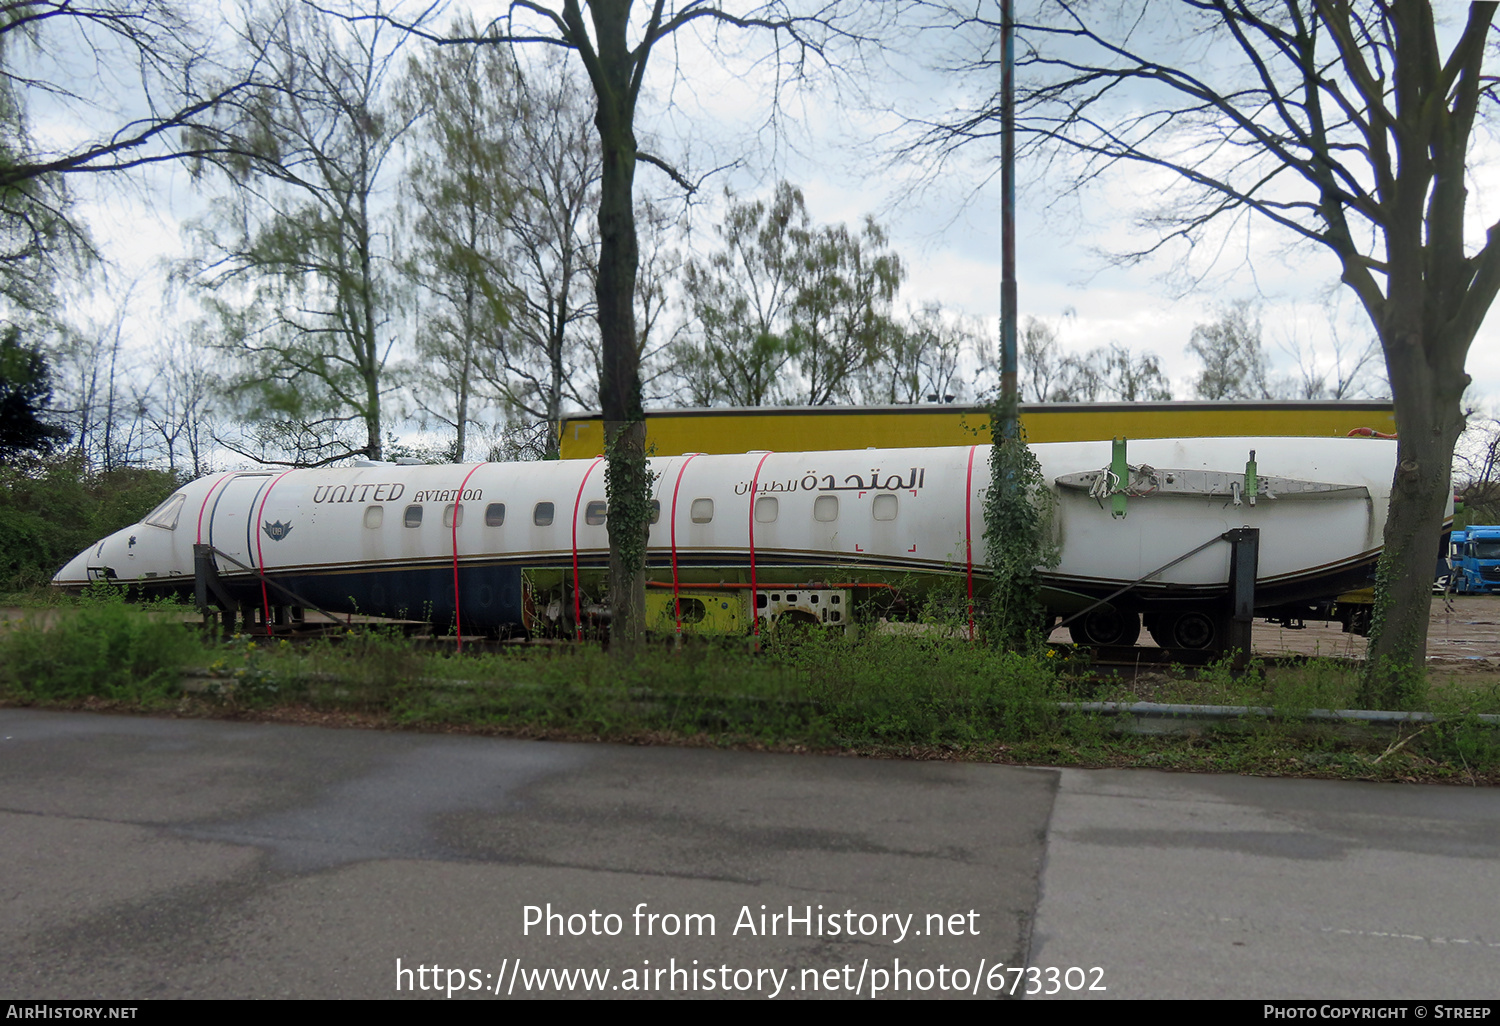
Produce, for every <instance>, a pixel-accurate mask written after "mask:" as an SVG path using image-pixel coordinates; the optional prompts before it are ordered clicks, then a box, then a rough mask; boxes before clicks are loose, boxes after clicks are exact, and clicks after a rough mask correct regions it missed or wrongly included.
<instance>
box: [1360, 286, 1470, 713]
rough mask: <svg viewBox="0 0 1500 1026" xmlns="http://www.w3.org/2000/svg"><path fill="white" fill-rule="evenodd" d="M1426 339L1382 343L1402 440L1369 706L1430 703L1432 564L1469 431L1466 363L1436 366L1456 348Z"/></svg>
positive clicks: (1369, 662) (1380, 575)
mask: <svg viewBox="0 0 1500 1026" xmlns="http://www.w3.org/2000/svg"><path fill="white" fill-rule="evenodd" d="M1400 302H1401V301H1400V300H1393V301H1392V304H1393V305H1395V304H1397V303H1400ZM1403 305H1408V306H1410V305H1415V304H1410V303H1408V304H1403ZM1403 312H1404V311H1403ZM1399 315H1400V314H1399V313H1398V314H1397V316H1399ZM1393 319H1394V318H1393ZM1429 330H1430V329H1429ZM1423 342H1424V337H1423V332H1422V331H1393V332H1392V336H1391V341H1389V342H1388V343H1387V344H1386V346H1385V349H1386V359H1387V363H1388V366H1389V367H1390V373H1391V391H1392V394H1393V398H1394V400H1395V407H1396V423H1397V425H1398V428H1399V433H1400V438H1399V441H1398V442H1397V448H1396V473H1395V478H1394V480H1393V482H1392V485H1391V500H1392V501H1391V503H1390V514H1389V517H1388V519H1387V520H1386V525H1385V549H1384V551H1383V552H1382V553H1381V556H1380V563H1379V567H1378V569H1377V571H1376V582H1375V609H1374V617H1373V621H1372V625H1371V628H1372V629H1371V639H1370V648H1369V653H1368V656H1367V659H1366V663H1365V670H1364V676H1363V680H1362V681H1361V687H1360V698H1361V700H1362V702H1363V704H1364V705H1365V707H1366V708H1397V709H1409V708H1415V707H1416V706H1417V705H1418V704H1420V703H1421V702H1422V700H1423V699H1424V698H1425V693H1424V675H1425V659H1426V653H1427V626H1428V620H1429V616H1430V611H1431V607H1432V566H1433V561H1434V559H1435V557H1436V556H1437V555H1438V550H1439V547H1440V545H1441V541H1440V538H1441V535H1442V525H1443V519H1444V515H1445V513H1446V511H1447V507H1448V500H1449V496H1450V495H1451V494H1452V487H1453V486H1452V479H1451V467H1452V460H1453V448H1454V445H1455V444H1456V443H1457V441H1458V436H1459V434H1460V432H1462V431H1463V427H1464V417H1463V411H1462V407H1461V400H1462V396H1463V391H1464V388H1465V387H1466V386H1467V385H1468V382H1469V378H1468V375H1466V374H1465V373H1464V372H1463V367H1462V363H1461V362H1460V363H1459V364H1458V365H1457V366H1452V367H1450V366H1443V365H1439V366H1433V365H1432V363H1431V356H1430V355H1429V354H1431V353H1432V352H1433V351H1437V352H1438V353H1439V354H1441V355H1447V354H1450V353H1451V351H1452V349H1453V348H1454V347H1452V346H1431V347H1429V346H1425V345H1424V344H1423ZM1466 348H1467V347H1462V349H1466ZM1462 349H1461V350H1460V352H1462ZM1441 355H1440V357H1439V358H1440V359H1441ZM1459 359H1460V361H1461V360H1462V357H1461V356H1460V357H1459Z"/></svg>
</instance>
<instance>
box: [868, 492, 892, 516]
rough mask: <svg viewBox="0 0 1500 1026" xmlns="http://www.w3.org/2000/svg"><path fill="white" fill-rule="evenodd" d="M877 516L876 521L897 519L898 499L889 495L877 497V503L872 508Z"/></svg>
mask: <svg viewBox="0 0 1500 1026" xmlns="http://www.w3.org/2000/svg"><path fill="white" fill-rule="evenodd" d="M870 508H871V511H872V512H873V513H874V514H875V519H876V520H895V519H896V497H895V496H894V495H891V494H889V493H887V494H885V495H877V496H875V502H874V504H873V505H872V506H871V507H870Z"/></svg>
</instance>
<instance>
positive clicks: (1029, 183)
mask: <svg viewBox="0 0 1500 1026" xmlns="http://www.w3.org/2000/svg"><path fill="white" fill-rule="evenodd" d="M472 6H473V7H474V8H475V10H476V11H477V12H478V13H480V14H481V16H482V15H483V14H484V13H485V12H486V11H488V10H492V9H494V8H495V7H496V5H494V4H485V3H481V2H475V3H474V4H473V5H472ZM446 20H447V19H446V18H444V19H442V21H441V22H440V23H446ZM702 36H703V34H702V33H696V34H684V36H683V38H682V39H680V40H677V41H676V44H677V45H676V49H675V52H673V51H667V50H663V51H659V52H658V53H657V54H656V55H655V57H654V60H653V64H652V66H651V74H650V76H649V78H648V83H647V85H648V93H649V95H648V96H647V98H646V99H645V100H644V101H643V103H642V109H641V111H640V113H639V116H638V127H639V129H640V132H639V134H640V137H641V138H642V141H643V145H646V146H649V147H650V148H651V149H653V151H657V150H659V151H660V155H661V156H663V157H665V158H667V159H670V160H672V161H674V162H677V163H678V164H679V165H680V166H682V167H684V168H685V169H687V170H690V171H691V172H702V171H704V170H706V169H709V168H712V167H716V166H719V165H723V164H729V163H736V164H737V166H736V167H734V168H733V169H731V170H730V171H727V172H724V173H722V174H720V175H719V176H717V177H716V178H714V179H711V180H710V181H711V182H712V183H713V184H711V185H710V186H708V187H707V188H705V190H704V193H703V196H704V198H703V199H702V200H701V201H700V202H698V203H697V204H695V205H693V206H692V207H691V208H690V210H689V211H688V213H687V215H686V216H687V217H688V218H689V219H690V220H688V221H687V222H686V223H687V224H689V225H690V227H691V229H692V238H693V240H694V241H695V242H696V243H698V244H699V245H704V246H706V245H711V242H712V238H713V236H712V226H713V224H714V221H715V218H716V214H717V212H718V211H719V210H720V209H721V203H720V202H719V200H718V196H719V193H720V192H721V190H722V187H723V186H724V185H729V186H732V187H733V188H734V189H735V190H736V191H737V192H738V193H739V194H740V195H741V196H742V197H746V198H749V197H761V196H765V195H768V194H769V192H770V190H771V189H772V188H773V187H774V185H775V183H776V181H777V180H778V179H782V178H785V179H787V180H789V181H791V182H793V183H794V184H796V185H799V186H800V187H801V188H802V189H803V191H804V193H805V195H806V199H807V207H808V212H809V214H810V215H811V217H812V218H813V220H814V221H815V222H819V223H834V222H847V223H849V224H850V225H851V226H853V225H856V224H857V223H858V222H859V221H860V220H862V219H863V217H864V216H865V215H867V214H873V215H874V216H876V218H877V219H878V220H879V221H880V222H881V223H882V224H884V225H885V226H886V227H887V228H888V229H889V231H890V234H891V238H892V245H893V247H894V248H895V249H896V250H897V251H898V252H899V253H900V254H901V255H902V257H903V258H904V261H905V264H906V267H907V270H908V279H907V282H906V285H905V287H904V289H903V293H902V299H903V303H909V304H912V305H919V304H921V303H924V302H929V301H936V302H941V303H942V304H943V305H944V306H946V307H948V308H950V309H953V310H956V311H960V312H963V313H966V314H968V315H971V316H973V317H976V318H980V319H982V320H983V321H984V323H985V324H986V325H988V326H989V327H990V329H991V331H992V332H993V331H995V325H996V324H997V322H998V312H999V293H1000V215H999V179H998V176H996V177H994V178H993V179H991V180H988V181H986V179H987V178H988V177H989V175H990V174H991V173H992V171H993V167H994V160H995V157H996V154H995V153H994V152H992V151H989V152H987V151H985V150H983V149H982V148H976V149H974V150H972V151H971V152H970V153H969V154H967V155H966V156H965V157H964V158H963V159H960V160H958V161H955V162H953V163H951V164H950V165H949V166H948V167H947V169H946V172H945V173H944V174H943V175H941V176H938V177H936V178H931V177H928V178H924V175H923V169H922V168H921V167H920V166H918V165H916V164H914V163H911V162H901V161H895V160H893V158H892V156H891V154H892V151H893V148H894V146H895V144H896V143H897V142H898V141H900V140H901V139H902V138H903V136H902V134H901V122H900V119H899V117H898V116H897V115H896V114H895V113H893V112H892V111H890V110H888V109H882V108H884V107H889V106H900V107H902V108H904V109H907V110H912V111H921V112H931V111H932V110H934V109H936V108H940V107H942V106H943V105H944V104H945V103H947V102H949V101H952V100H955V99H956V100H959V101H960V102H961V101H962V98H963V95H964V91H965V89H966V88H967V86H966V84H965V83H964V82H962V81H961V80H958V79H956V78H955V77H953V76H947V75H940V74H937V73H935V72H932V71H930V70H928V69H926V68H924V66H923V63H922V62H921V61H920V60H917V59H912V58H916V57H920V56H921V53H920V52H914V53H908V54H906V55H904V56H895V55H888V56H887V57H885V58H883V59H880V60H876V61H875V62H874V63H873V64H872V65H871V66H870V67H871V69H872V70H871V72H870V74H868V75H865V76H860V75H849V76H848V77H846V78H843V79H839V78H838V77H837V76H825V77H824V79H823V80H822V82H821V83H820V86H819V88H817V89H815V90H813V91H803V92H797V91H795V90H791V91H784V92H782V94H781V96H782V105H781V108H780V110H779V111H776V112H775V113H774V117H775V119H776V121H775V124H776V126H777V127H775V128H774V129H773V128H771V127H768V125H769V124H770V123H771V120H772V117H773V111H772V108H771V106H770V98H771V96H772V94H773V93H774V92H775V89H774V88H773V87H774V81H775V79H774V70H773V66H772V64H771V63H769V62H766V61H763V60H762V61H761V62H760V63H758V64H752V63H750V59H752V58H754V57H756V56H757V55H763V50H762V48H761V47H760V46H759V45H758V44H757V43H756V42H754V41H751V42H748V43H746V44H745V46H744V50H743V52H741V53H729V54H727V55H726V54H724V53H720V52H714V51H713V50H711V49H710V48H708V47H706V46H705V45H703V38H702ZM914 49H915V50H920V46H914ZM38 130H39V131H40V132H46V133H55V137H57V138H64V137H67V136H68V135H70V134H73V133H80V132H83V131H85V130H84V129H83V128H82V127H81V126H79V125H76V124H73V125H70V124H69V123H68V122H67V121H66V119H61V120H57V121H53V122H47V123H42V124H39V125H38ZM1487 145H1488V144H1487ZM1493 151H1494V147H1493V146H1492V145H1490V146H1489V147H1488V150H1487V152H1486V154H1485V156H1486V157H1487V158H1489V159H1485V160H1482V161H1481V162H1480V170H1477V171H1476V172H1474V173H1473V174H1472V175H1471V180H1470V198H1471V203H1472V205H1473V207H1474V209H1475V211H1476V212H1477V213H1480V214H1487V215H1488V217H1489V219H1490V220H1493V219H1495V218H1496V217H1497V216H1500V200H1497V199H1496V197H1497V195H1500V192H1497V189H1496V188H1495V186H1496V185H1497V184H1500V177H1497V173H1496V171H1495V167H1496V162H1495V160H1494V159H1493V156H1492V154H1493ZM1020 177H1021V181H1022V192H1021V195H1020V199H1019V204H1018V206H1019V211H1018V231H1017V250H1018V262H1019V274H1018V277H1019V294H1020V306H1021V312H1022V315H1023V317H1024V316H1026V315H1032V316H1036V317H1039V318H1041V319H1043V320H1047V321H1050V322H1053V323H1054V324H1055V325H1057V326H1058V329H1059V334H1060V337H1061V340H1062V344H1063V346H1064V347H1065V348H1066V349H1067V350H1069V351H1078V352H1082V351H1085V350H1087V349H1090V348H1092V347H1095V346H1101V345H1105V344H1108V343H1110V342H1119V343H1122V344H1124V345H1126V346H1128V347H1129V348H1131V349H1132V350H1134V351H1135V352H1137V353H1140V352H1146V351H1150V352H1153V353H1155V354H1156V355H1158V356H1159V357H1161V358H1162V361H1163V366H1164V369H1165V370H1166V372H1167V373H1168V374H1169V375H1170V376H1171V377H1172V379H1173V393H1174V395H1175V396H1177V397H1178V398H1191V397H1192V386H1191V380H1192V377H1193V374H1194V372H1195V368H1196V364H1195V361H1194V360H1192V359H1191V358H1190V357H1189V356H1187V355H1186V354H1185V352H1184V347H1185V346H1186V344H1187V341H1188V338H1189V335H1190V333H1191V331H1192V329H1193V327H1194V325H1195V324H1199V323H1204V322H1207V321H1210V320H1212V319H1214V318H1215V316H1216V314H1217V310H1218V308H1219V307H1220V306H1222V305H1223V304H1226V303H1228V302H1232V301H1234V300H1241V299H1250V300H1255V301H1258V302H1260V303H1262V304H1263V312H1262V320H1263V325H1264V335H1263V339H1264V343H1265V347H1266V350H1267V352H1268V353H1269V354H1270V355H1271V356H1272V358H1273V360H1274V361H1275V363H1276V369H1277V370H1278V371H1280V372H1281V373H1290V372H1292V371H1293V370H1294V368H1295V363H1294V361H1293V359H1292V357H1291V356H1290V355H1289V354H1288V353H1287V352H1286V350H1287V349H1289V348H1291V347H1293V346H1300V347H1301V349H1302V351H1303V353H1304V354H1305V355H1307V356H1309V357H1311V356H1312V354H1314V353H1316V354H1317V358H1318V359H1320V360H1322V361H1323V362H1324V363H1326V362H1327V361H1328V360H1329V359H1330V358H1331V355H1332V349H1331V342H1330V338H1331V331H1332V330H1333V328H1331V327H1330V318H1331V319H1332V324H1333V327H1334V328H1336V330H1337V331H1338V332H1340V334H1341V335H1342V336H1343V338H1344V339H1345V341H1346V343H1347V344H1349V345H1350V346H1353V347H1355V348H1358V346H1359V345H1360V344H1362V343H1363V342H1364V341H1365V340H1367V339H1368V338H1370V337H1372V336H1373V332H1372V331H1371V330H1370V329H1369V327H1368V326H1367V322H1366V321H1365V320H1364V317H1363V313H1362V312H1361V311H1360V310H1358V308H1357V307H1355V305H1354V304H1353V302H1352V300H1351V298H1350V297H1349V296H1347V295H1345V294H1344V290H1342V289H1341V287H1340V286H1339V285H1338V269H1337V265H1336V262H1335V261H1334V260H1333V258H1332V257H1331V256H1329V255H1326V254H1325V253H1323V252H1322V251H1321V250H1320V249H1318V248H1316V247H1314V246H1312V245H1309V244H1305V243H1301V244H1299V243H1297V242H1296V241H1295V240H1293V239H1292V238H1291V237H1290V236H1289V235H1288V234H1286V233H1284V232H1280V231H1275V230H1272V229H1270V228H1269V227H1267V226H1266V225H1263V224H1252V225H1251V226H1250V228H1249V230H1248V231H1247V230H1244V229H1241V230H1239V231H1236V232H1233V233H1229V234H1227V235H1222V236H1220V237H1219V238H1217V239H1216V240H1214V247H1216V248H1215V250H1214V251H1215V252H1217V253H1218V254H1219V255H1218V258H1217V260H1216V261H1215V262H1214V266H1213V273H1212V274H1210V275H1209V276H1208V277H1207V278H1206V279H1205V281H1204V283H1203V285H1202V286H1201V287H1200V288H1198V289H1197V290H1196V291H1192V292H1188V293H1186V294H1181V293H1180V289H1179V288H1178V287H1177V286H1174V285H1173V284H1172V283H1170V282H1168V281H1165V280H1163V279H1164V276H1165V275H1167V274H1168V272H1170V271H1172V270H1173V266H1174V265H1173V264H1172V263H1171V261H1170V260H1166V259H1163V260H1158V261H1155V262H1147V263H1144V264H1141V265H1138V266H1134V267H1130V268H1125V267H1120V266H1116V265H1113V264H1112V263H1111V262H1110V261H1109V260H1108V259H1107V258H1106V257H1105V256H1103V255H1101V254H1102V253H1105V252H1109V251H1120V250H1126V249H1130V248H1133V247H1138V246H1140V245H1142V243H1143V241H1144V240H1145V238H1146V237H1145V236H1144V235H1143V234H1142V233H1141V232H1140V231H1138V230H1137V229H1135V228H1134V227H1133V225H1132V220H1131V219H1132V215H1133V214H1134V213H1136V212H1138V211H1139V210H1141V209H1142V208H1143V205H1145V204H1148V203H1150V202H1154V201H1156V200H1157V199H1158V198H1159V197H1160V196H1161V195H1170V193H1171V190H1172V189H1173V188H1174V187H1177V185H1176V183H1175V182H1174V181H1172V180H1171V179H1170V178H1169V177H1167V176H1165V175H1164V174H1155V175H1153V174H1146V173H1140V172H1134V173H1131V174H1130V175H1124V176H1119V177H1118V178H1117V179H1115V180H1110V181H1108V182H1106V183H1104V185H1103V186H1102V187H1101V188H1099V189H1096V190H1094V191H1093V192H1091V193H1089V194H1087V195H1085V196H1084V197H1082V198H1071V197H1070V198H1062V197H1060V196H1059V195H1058V192H1057V190H1056V189H1055V188H1053V187H1052V183H1049V181H1048V180H1047V179H1046V176H1045V175H1043V174H1041V173H1040V172H1039V171H1038V169H1037V168H1035V167H1027V166H1023V167H1022V168H1021V170H1020ZM637 186H638V194H651V195H656V196H668V195H670V194H671V191H672V190H671V186H670V183H669V182H667V181H666V179H665V178H664V176H662V175H661V174H660V173H659V172H657V171H656V170H655V169H652V168H650V167H645V166H643V167H641V168H640V169H639V170H638V172H637ZM79 193H80V198H81V199H82V201H83V203H82V207H81V211H82V213H83V215H84V217H85V218H86V220H87V221H88V223H89V226H90V228H91V229H92V231H93V233H94V236H95V238H96V240H97V241H98V242H99V244H100V246H101V248H102V249H103V251H104V253H105V254H106V256H107V257H108V258H109V259H110V260H111V261H113V262H114V264H115V265H116V270H115V272H114V275H113V284H112V285H111V287H110V289H109V290H108V295H102V296H92V297H80V299H81V303H82V305H83V307H84V308H87V309H95V310H99V311H101V312H102V311H103V310H104V309H105V308H107V307H108V306H109V305H110V304H111V303H113V302H117V301H118V299H119V297H120V295H121V293H122V288H123V285H124V284H125V283H128V282H131V281H133V280H136V279H139V284H138V285H137V287H136V290H135V292H134V294H133V295H132V297H131V302H130V310H131V317H130V318H129V320H128V321H127V325H126V328H127V333H128V334H129V335H130V337H131V338H132V339H133V340H134V342H135V343H136V344H141V345H144V344H146V343H148V342H149V341H150V340H151V339H152V338H154V337H156V336H158V335H160V333H161V332H162V331H163V330H169V329H168V328H167V326H169V325H171V324H173V323H174V322H175V321H177V320H178V319H179V318H181V317H182V316H184V314H185V313H187V312H188V311H190V309H191V304H190V303H189V302H188V301H187V300H186V299H184V298H182V297H175V298H167V299H163V297H162V277H161V271H160V267H161V264H162V262H163V261H170V260H173V259H176V258H177V257H179V256H181V255H182V254H183V253H184V252H185V244H184V242H183V239H182V236H181V226H182V222H183V220H184V219H186V218H189V217H191V216H193V215H194V213H195V212H196V211H197V210H199V209H200V208H201V204H202V202H203V200H202V197H201V195H200V194H199V193H198V192H197V191H196V190H195V188H194V186H193V185H192V183H191V182H190V181H189V180H188V178H187V176H186V174H185V173H184V172H183V170H182V169H181V168H174V167H169V166H162V167H159V168H156V169H155V170H153V171H152V172H150V173H149V175H141V176H137V177H136V178H134V179H132V180H131V182H129V183H124V182H121V181H120V180H118V179H115V180H112V181H99V182H88V183H81V185H80V189H79ZM1476 223H1477V222H1476ZM1204 252H1208V250H1207V249H1200V255H1201V253H1204ZM1065 312H1069V314H1068V316H1066V317H1065V316H1064V315H1065ZM1496 324H1497V319H1496V315H1494V314H1493V313H1492V314H1491V317H1490V321H1489V323H1488V324H1487V325H1486V327H1485V328H1484V329H1483V330H1482V332H1481V335H1480V337H1479V339H1478V340H1477V341H1476V343H1475V345H1474V348H1473V350H1472V352H1471V355H1470V360H1469V369H1470V373H1471V374H1472V375H1473V377H1474V379H1475V382H1476V387H1475V390H1474V391H1475V393H1476V394H1477V395H1478V396H1479V397H1481V398H1482V399H1484V400H1486V401H1493V402H1496V403H1497V404H1500V346H1497V345H1496V342H1497V341H1500V329H1497V327H1496Z"/></svg>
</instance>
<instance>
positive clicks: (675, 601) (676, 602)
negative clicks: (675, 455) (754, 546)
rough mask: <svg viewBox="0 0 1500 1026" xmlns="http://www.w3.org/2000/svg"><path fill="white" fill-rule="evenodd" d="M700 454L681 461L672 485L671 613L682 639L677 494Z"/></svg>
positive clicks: (678, 634)
mask: <svg viewBox="0 0 1500 1026" xmlns="http://www.w3.org/2000/svg"><path fill="white" fill-rule="evenodd" d="M701 455H703V454H702V453H697V452H695V453H693V454H692V455H690V456H688V458H687V459H685V460H683V461H682V466H680V467H678V468H677V482H676V483H675V484H673V485H672V519H671V529H672V612H673V615H674V616H675V617H676V618H677V636H678V637H679V638H680V637H682V599H681V598H679V597H678V591H679V585H678V581H677V492H678V490H679V489H680V488H682V475H683V474H684V473H685V472H686V471H687V465H688V464H689V463H691V462H693V460H695V459H697V458H698V457H699V456H701Z"/></svg>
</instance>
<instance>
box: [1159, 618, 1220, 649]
mask: <svg viewBox="0 0 1500 1026" xmlns="http://www.w3.org/2000/svg"><path fill="white" fill-rule="evenodd" d="M1146 630H1148V631H1150V632H1151V640H1152V641H1154V642H1156V643H1157V644H1158V645H1160V646H1161V647H1162V648H1179V649H1186V650H1187V651H1190V652H1201V651H1203V650H1204V649H1208V648H1213V647H1214V643H1215V642H1217V641H1218V640H1219V638H1220V633H1219V623H1218V621H1217V620H1215V619H1214V618H1213V617H1212V616H1209V615H1208V614H1207V613H1200V612H1198V611H1197V610H1191V611H1189V612H1186V613H1157V614H1155V615H1153V616H1148V617H1147V618H1146Z"/></svg>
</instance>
